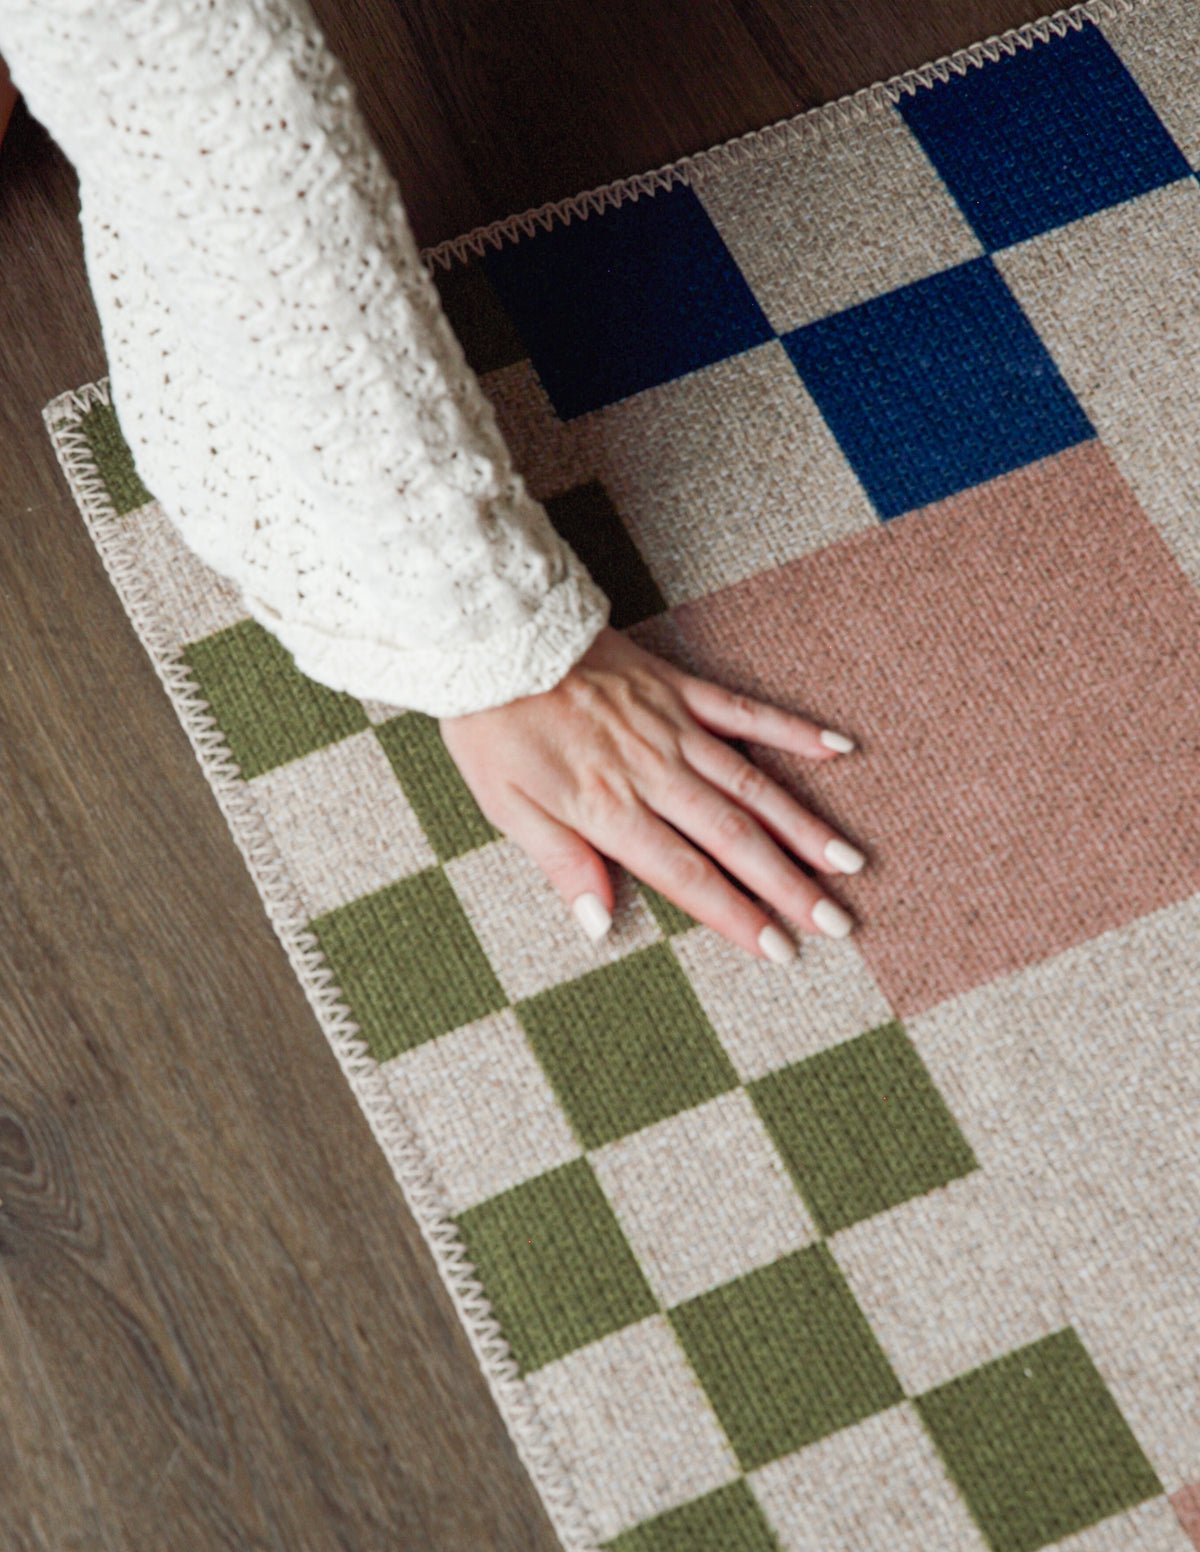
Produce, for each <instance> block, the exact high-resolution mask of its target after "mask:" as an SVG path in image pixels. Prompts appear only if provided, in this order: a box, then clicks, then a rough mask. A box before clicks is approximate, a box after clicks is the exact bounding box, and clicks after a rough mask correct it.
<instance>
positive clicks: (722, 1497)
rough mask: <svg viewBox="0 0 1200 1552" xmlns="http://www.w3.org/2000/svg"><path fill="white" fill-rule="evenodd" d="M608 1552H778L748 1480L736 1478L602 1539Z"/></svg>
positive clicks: (775, 1542)
mask: <svg viewBox="0 0 1200 1552" xmlns="http://www.w3.org/2000/svg"><path fill="white" fill-rule="evenodd" d="M604 1545H605V1547H607V1548H609V1549H610V1552H779V1543H778V1541H776V1539H775V1534H774V1532H773V1531H772V1529H771V1527H770V1526H769V1525H768V1524H767V1519H766V1516H765V1515H764V1514H763V1512H762V1510H761V1508H759V1504H758V1500H757V1499H756V1498H755V1496H754V1494H753V1493H752V1492H751V1491H750V1488H749V1486H748V1484H747V1483H746V1482H745V1481H744V1480H742V1479H739V1480H738V1481H736V1482H730V1483H729V1485H728V1486H727V1487H719V1488H717V1490H716V1492H715V1493H705V1495H704V1497H703V1498H693V1499H692V1501H691V1502H690V1503H685V1504H681V1505H680V1506H679V1508H678V1509H668V1510H667V1512H666V1513H665V1514H659V1515H656V1516H655V1517H654V1519H652V1520H643V1521H642V1523H641V1524H640V1525H635V1526H634V1527H633V1529H632V1530H627V1531H623V1532H622V1533H621V1534H620V1535H619V1536H615V1537H614V1538H613V1539H612V1540H611V1541H606V1542H605V1543H604Z"/></svg>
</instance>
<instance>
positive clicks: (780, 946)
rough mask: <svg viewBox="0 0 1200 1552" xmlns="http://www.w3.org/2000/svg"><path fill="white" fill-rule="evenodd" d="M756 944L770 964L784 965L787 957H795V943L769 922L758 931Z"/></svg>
mask: <svg viewBox="0 0 1200 1552" xmlns="http://www.w3.org/2000/svg"><path fill="white" fill-rule="evenodd" d="M758 946H759V948H761V949H762V951H763V953H764V954H765V955H766V956H767V958H768V959H769V960H770V961H771V962H772V964H776V965H786V964H787V962H788V960H789V959H795V957H796V945H795V944H794V943H793V942H792V940H791V938H789V937H786V936H785V935H784V934H783V933H782V932H780V930H779V928H778V927H776V926H773V925H771V924H770V923H768V925H767V926H765V927H764V928H763V930H762V931H761V932H760V933H759V935H758Z"/></svg>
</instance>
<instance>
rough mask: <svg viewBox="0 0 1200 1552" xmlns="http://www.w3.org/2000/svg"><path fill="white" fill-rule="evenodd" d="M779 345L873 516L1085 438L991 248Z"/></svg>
mask: <svg viewBox="0 0 1200 1552" xmlns="http://www.w3.org/2000/svg"><path fill="white" fill-rule="evenodd" d="M782 343H783V347H784V349H785V350H786V351H787V353H788V355H789V356H790V357H791V359H792V361H793V363H794V364H795V367H796V370H797V371H798V372H799V373H800V376H801V377H802V378H803V379H804V383H805V386H806V387H807V388H808V391H809V392H810V393H811V394H812V396H813V398H814V399H815V400H816V402H817V404H818V406H819V407H820V410H821V413H822V414H823V415H824V417H825V419H826V421H827V422H828V424H829V426H830V429H831V430H832V431H833V434H834V436H835V437H837V439H838V443H839V444H840V446H841V448H842V451H843V452H844V453H845V455H846V457H847V458H848V459H849V461H850V463H851V465H852V466H853V468H854V471H855V473H856V474H857V475H858V477H859V479H860V480H861V481H862V483H863V485H864V486H865V487H866V491H867V494H868V495H869V496H870V498H871V500H872V501H873V502H874V503H875V506H876V509H877V510H878V512H879V514H880V516H881V517H884V518H888V517H899V515H900V514H901V513H902V512H909V511H911V510H912V509H913V508H914V507H923V506H926V505H928V503H929V502H931V501H940V500H941V499H942V498H943V497H945V496H953V495H955V494H956V493H957V492H958V491H960V490H966V489H968V488H969V487H970V486H972V485H981V484H983V482H984V481H985V480H991V479H995V478H996V476H997V475H1000V474H1007V473H1009V471H1010V470H1012V469H1018V468H1020V467H1021V465H1022V464H1027V463H1033V462H1035V461H1036V460H1037V459H1039V458H1046V457H1049V455H1050V454H1051V453H1058V452H1061V451H1062V450H1063V448H1066V447H1073V446H1074V445H1075V444H1076V443H1077V442H1083V441H1087V440H1088V439H1089V438H1090V437H1092V436H1094V435H1095V432H1094V431H1093V429H1092V426H1091V424H1090V422H1089V421H1088V418H1087V416H1086V415H1085V414H1084V413H1083V410H1082V409H1081V408H1080V406H1079V404H1078V402H1077V401H1076V399H1075V397H1074V395H1073V394H1072V393H1071V390H1070V389H1069V388H1068V387H1067V385H1066V383H1065V382H1064V381H1063V379H1062V377H1061V376H1060V375H1059V371H1058V368H1057V367H1056V366H1055V364H1054V362H1053V361H1052V360H1051V358H1050V354H1049V352H1048V351H1047V350H1046V347H1045V346H1044V345H1043V344H1042V342H1041V340H1040V339H1039V338H1038V336H1037V335H1036V334H1035V333H1034V330H1033V326H1032V324H1031V323H1030V322H1029V320H1028V319H1027V318H1026V316H1025V314H1024V313H1023V312H1022V311H1021V309H1020V307H1019V306H1018V305H1017V302H1016V300H1015V298H1014V297H1013V294H1012V292H1011V291H1010V290H1009V289H1008V287H1007V286H1006V285H1005V284H1004V281H1003V280H1002V279H1001V278H1000V275H999V273H998V272H997V270H996V267H995V265H994V264H993V263H992V261H991V260H990V259H986V258H985V259H972V260H971V262H970V263H969V264H960V265H958V266H957V267H956V268H954V269H949V270H943V271H942V273H941V274H938V275H932V276H930V278H929V279H928V280H919V281H917V282H916V284H915V285H911V286H903V287H901V289H900V290H898V291H890V292H888V293H887V295H886V296H881V297H877V298H876V299H875V300H874V301H871V302H864V303H862V305H861V306H858V307H851V308H849V309H848V310H847V311H846V312H842V313H835V314H834V315H833V316H832V317H830V318H822V319H821V320H820V321H819V322H817V323H810V324H806V325H805V326H804V327H803V328H801V329H797V330H795V332H794V333H792V334H786V335H784V336H783V341H782Z"/></svg>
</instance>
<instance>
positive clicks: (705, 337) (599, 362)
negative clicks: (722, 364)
mask: <svg viewBox="0 0 1200 1552" xmlns="http://www.w3.org/2000/svg"><path fill="white" fill-rule="evenodd" d="M484 265H485V267H486V269H487V272H488V276H489V278H490V280H491V282H492V285H493V286H494V287H495V288H496V291H497V292H498V293H499V295H500V300H501V301H502V302H503V303H504V305H505V307H506V308H507V309H508V312H509V315H510V316H511V317H512V319H513V321H514V322H515V324H516V326H517V328H518V330H519V331H520V333H521V336H522V338H523V339H524V340H525V343H526V345H527V346H528V347H529V354H530V356H531V357H532V358H533V364H534V367H535V369H536V371H537V374H538V376H539V377H540V378H541V380H542V384H543V386H544V387H545V389H546V392H547V393H548V394H549V395H550V400H551V402H552V403H553V405H554V408H555V409H556V410H557V412H558V414H559V415H560V416H561V417H562V419H563V420H569V419H570V418H571V417H572V416H574V415H582V414H584V413H585V412H586V411H587V410H595V409H599V408H600V407H601V406H602V405H604V404H612V403H613V402H614V401H615V400H617V399H624V398H626V397H628V395H629V394H631V393H640V392H641V390H642V389H644V388H652V387H654V385H655V384H656V383H665V382H669V381H670V380H671V379H672V378H674V377H682V376H683V374H684V373H685V372H694V371H695V370H696V369H697V368H698V367H702V366H708V365H709V364H710V362H713V361H722V360H724V359H725V357H726V356H735V355H738V354H739V353H740V352H741V351H743V350H748V349H749V348H750V346H752V345H758V344H761V343H762V341H763V340H767V339H771V338H772V337H773V332H774V331H773V330H772V328H771V326H770V324H769V323H768V322H767V320H766V318H765V316H764V315H763V311H762V308H761V307H759V305H758V303H757V302H756V301H755V299H754V294H753V292H752V291H751V290H750V287H749V286H748V285H747V284H746V281H745V279H744V278H743V276H742V272H741V271H740V270H739V269H738V267H737V265H736V264H735V263H734V262H733V258H732V256H731V255H730V252H729V249H728V248H726V246H725V244H724V243H723V242H722V241H721V237H720V234H719V233H718V231H717V229H716V227H715V226H714V225H713V224H712V222H711V221H710V220H709V218H708V214H707V212H706V211H705V209H704V206H703V205H701V203H700V201H699V200H698V199H697V198H696V196H695V195H694V194H693V193H692V191H691V189H689V188H687V187H685V186H682V185H680V186H677V187H675V188H672V189H668V190H665V191H664V192H662V193H659V194H655V195H654V196H653V197H651V196H648V195H642V196H641V198H640V199H637V200H627V201H626V202H625V203H624V204H621V205H618V206H616V207H615V208H613V207H610V208H608V209H606V210H604V211H603V212H602V213H601V214H599V215H597V214H596V213H594V212H593V213H592V214H591V215H589V216H588V217H587V219H586V220H579V219H578V218H576V217H573V218H572V220H571V222H570V223H569V224H568V225H563V224H559V223H556V224H555V225H554V226H553V227H552V228H551V230H550V231H548V232H543V231H539V232H537V233H536V234H535V235H534V236H533V237H530V238H528V239H523V240H522V241H521V242H518V243H511V244H510V243H506V244H505V245H504V247H503V248H500V249H497V250H495V251H489V253H488V254H487V256H486V258H485V259H484Z"/></svg>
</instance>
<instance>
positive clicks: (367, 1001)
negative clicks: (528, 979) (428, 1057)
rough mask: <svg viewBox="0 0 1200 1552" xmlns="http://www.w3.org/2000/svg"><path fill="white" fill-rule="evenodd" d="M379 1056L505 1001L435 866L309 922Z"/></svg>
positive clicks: (494, 1008)
mask: <svg viewBox="0 0 1200 1552" xmlns="http://www.w3.org/2000/svg"><path fill="white" fill-rule="evenodd" d="M309 929H310V931H311V932H313V933H314V934H315V936H316V938H317V941H318V943H319V944H320V947H321V952H322V953H323V954H324V956H325V958H326V959H327V960H328V962H329V966H330V969H331V970H332V972H333V978H334V981H335V982H336V984H337V986H338V989H339V990H340V991H341V993H342V996H343V998H344V999H345V1002H346V1005H347V1007H348V1008H349V1009H350V1012H351V1014H352V1015H353V1016H354V1019H355V1022H356V1023H357V1024H358V1026H359V1029H360V1030H361V1032H362V1035H363V1038H364V1039H365V1040H366V1042H367V1044H368V1046H369V1047H370V1050H371V1055H372V1056H373V1057H374V1058H375V1060H376V1061H378V1062H384V1061H387V1060H388V1058H389V1057H392V1056H398V1055H399V1054H400V1052H402V1051H410V1050H412V1048H413V1047H414V1046H418V1045H420V1044H421V1043H422V1042H423V1041H425V1040H433V1039H434V1038H436V1036H438V1035H444V1034H447V1033H448V1032H449V1031H450V1030H452V1029H458V1028H459V1027H460V1026H461V1025H463V1024H469V1023H473V1022H474V1020H476V1019H481V1018H484V1017H485V1016H486V1015H487V1014H489V1013H496V1012H498V1011H499V1010H500V1009H501V1008H503V1007H506V1006H507V1004H508V999H507V997H506V996H505V995H504V989H503V987H502V986H501V985H500V983H499V981H498V980H497V979H496V975H495V972H494V971H493V969H492V967H491V965H490V964H489V963H488V960H487V956H486V955H485V954H484V952H483V950H482V949H481V948H480V947H479V942H478V940H477V938H476V937H475V934H474V933H473V932H472V930H471V924H470V922H468V920H467V918H466V914H465V913H464V911H463V908H462V906H461V905H460V904H459V902H458V896H457V895H456V894H455V893H454V890H453V889H452V888H451V885H450V881H449V879H447V877H446V875H445V874H444V873H443V872H442V870H441V868H426V869H424V871H422V872H420V873H413V874H410V875H409V876H408V877H407V878H401V879H397V880H396V882H395V883H394V884H389V885H387V887H386V888H384V889H377V890H375V891H374V893H372V894H369V895H363V896H361V897H360V898H359V899H357V900H352V901H350V903H349V904H348V905H341V906H338V907H337V908H336V910H332V911H327V912H326V913H325V915H324V916H318V917H316V918H315V919H314V920H313V921H311V922H310V923H309Z"/></svg>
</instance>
